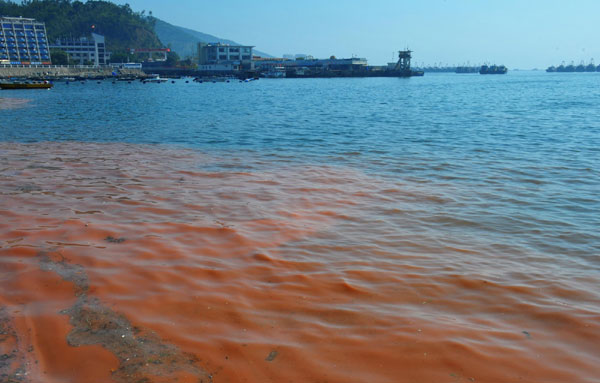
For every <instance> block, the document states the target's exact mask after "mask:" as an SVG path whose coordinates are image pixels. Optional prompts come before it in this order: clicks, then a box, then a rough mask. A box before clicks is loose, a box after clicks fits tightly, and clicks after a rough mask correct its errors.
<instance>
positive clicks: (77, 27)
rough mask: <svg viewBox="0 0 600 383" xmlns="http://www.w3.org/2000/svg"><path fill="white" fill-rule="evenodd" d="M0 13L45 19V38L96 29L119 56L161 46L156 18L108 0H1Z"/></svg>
mask: <svg viewBox="0 0 600 383" xmlns="http://www.w3.org/2000/svg"><path fill="white" fill-rule="evenodd" d="M0 16H10V17H19V16H23V17H27V18H33V19H36V20H38V21H43V22H44V23H46V31H47V33H48V40H49V41H50V43H51V44H52V41H53V40H55V39H57V38H59V37H76V38H77V37H82V36H89V35H90V33H91V32H95V33H98V34H101V35H104V36H105V37H106V45H107V49H108V50H109V51H112V52H113V54H116V55H117V56H119V54H121V55H123V54H127V52H128V50H129V49H130V48H134V47H135V48H160V47H163V44H162V43H161V41H160V40H159V38H158V36H157V35H156V33H155V32H154V23H155V18H154V17H152V14H151V13H150V14H148V15H146V14H145V12H144V11H142V12H134V11H133V10H132V9H131V7H130V6H129V5H128V4H126V5H117V4H114V3H111V2H110V1H104V0H89V1H87V2H82V1H73V0H24V1H22V2H21V3H20V4H18V3H14V2H11V1H7V0H0Z"/></svg>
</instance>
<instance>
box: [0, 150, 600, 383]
mask: <svg viewBox="0 0 600 383" xmlns="http://www.w3.org/2000/svg"><path fill="white" fill-rule="evenodd" d="M236 161H239V164H238V165H239V168H242V167H246V168H248V170H247V171H240V170H239V168H236V169H231V170H230V171H226V170H225V168H226V166H224V165H223V164H226V163H232V162H236ZM253 161H254V162H253ZM261 161H263V159H260V158H258V159H257V158H254V159H251V158H241V159H239V160H235V159H233V160H232V159H231V158H227V159H226V158H220V157H217V156H215V155H207V154H200V153H197V152H194V151H189V150H182V149H176V148H167V147H156V146H144V145H127V144H85V143H60V144H57V143H41V144H14V143H2V144H0V194H1V196H0V216H1V217H2V220H1V221H0V381H1V382H48V383H54V382H84V381H85V382H89V383H94V382H111V381H113V382H190V383H191V382H194V383H197V382H215V383H220V382H329V383H337V382H339V383H342V382H374V383H392V382H492V383H493V382H545V383H546V382H594V381H597V379H598V377H600V367H599V366H600V293H599V291H598V288H597V286H598V283H599V282H600V278H599V276H598V274H597V273H594V272H586V270H585V267H583V266H581V265H578V264H577V262H576V261H573V260H569V259H568V258H565V259H556V258H548V259H546V258H544V257H543V254H539V252H537V251H535V250H533V249H526V248H523V247H518V246H514V245H513V244H512V243H511V241H510V238H507V239H506V242H504V243H491V242H488V241H484V240H483V239H481V240H477V239H472V240H471V241H467V240H466V239H465V238H466V237H460V236H452V235H449V234H448V232H447V231H445V229H444V227H445V226H446V225H449V224H451V225H453V226H457V225H459V226H460V225H464V227H465V231H468V230H469V225H470V224H468V223H464V222H460V221H458V220H457V221H452V219H451V217H445V218H444V219H443V220H441V219H440V220H437V221H436V222H433V221H431V220H428V219H425V218H423V217H424V215H423V214H422V212H420V211H419V209H422V208H423V209H424V208H427V209H443V208H449V207H452V206H451V205H452V201H451V199H449V198H448V197H447V196H448V195H451V194H452V191H451V190H450V191H448V190H446V191H444V192H442V191H440V190H436V189H429V188H428V187H427V185H413V184H409V183H406V182H405V183H399V182H398V183H392V182H390V181H389V180H388V181H386V180H384V179H381V178H377V177H374V176H369V175H367V174H364V173H362V172H359V171H357V170H353V169H349V168H342V167H333V166H317V165H311V166H297V165H283V164H281V165H277V164H267V165H265V164H264V163H263V162H261ZM211 168H219V170H215V171H212V170H210V169H211Z"/></svg>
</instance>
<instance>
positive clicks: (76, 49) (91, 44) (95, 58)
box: [50, 33, 110, 66]
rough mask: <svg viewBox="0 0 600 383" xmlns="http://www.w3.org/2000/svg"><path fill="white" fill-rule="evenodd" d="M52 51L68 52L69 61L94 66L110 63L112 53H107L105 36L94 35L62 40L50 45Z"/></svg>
mask: <svg viewBox="0 0 600 383" xmlns="http://www.w3.org/2000/svg"><path fill="white" fill-rule="evenodd" d="M50 48H52V49H60V50H62V51H65V52H67V54H68V55H69V59H71V60H72V61H74V62H78V63H79V64H80V65H84V64H90V65H93V66H100V65H107V64H108V63H109V61H110V52H107V51H106V44H105V42H104V36H101V35H99V34H96V33H92V35H91V37H80V38H77V39H73V38H60V39H57V40H56V41H55V42H54V44H52V45H50Z"/></svg>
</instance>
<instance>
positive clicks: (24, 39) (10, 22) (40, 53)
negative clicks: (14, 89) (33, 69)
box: [0, 17, 51, 65]
mask: <svg viewBox="0 0 600 383" xmlns="http://www.w3.org/2000/svg"><path fill="white" fill-rule="evenodd" d="M0 64H16V65H39V64H51V62H50V52H49V50H48V38H47V35H46V26H45V24H44V23H40V22H38V21H35V20H34V19H25V18H23V17H0Z"/></svg>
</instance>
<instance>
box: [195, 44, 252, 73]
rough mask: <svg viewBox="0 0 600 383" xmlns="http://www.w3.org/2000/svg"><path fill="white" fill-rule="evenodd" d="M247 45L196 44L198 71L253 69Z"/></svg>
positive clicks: (250, 50)
mask: <svg viewBox="0 0 600 383" xmlns="http://www.w3.org/2000/svg"><path fill="white" fill-rule="evenodd" d="M253 48H254V47H253V46H249V45H228V44H221V43H217V44H207V43H199V44H198V69H199V70H201V71H214V72H233V71H240V70H248V69H253V63H252V49H253Z"/></svg>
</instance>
